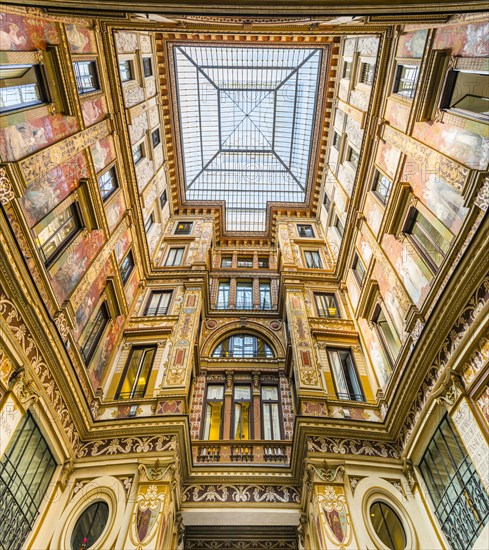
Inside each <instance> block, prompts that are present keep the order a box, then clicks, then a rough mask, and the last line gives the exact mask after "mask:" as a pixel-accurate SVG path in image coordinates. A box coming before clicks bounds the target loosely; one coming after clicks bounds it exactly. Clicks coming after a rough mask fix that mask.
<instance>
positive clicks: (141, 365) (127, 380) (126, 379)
mask: <svg viewBox="0 0 489 550" xmlns="http://www.w3.org/2000/svg"><path fill="white" fill-rule="evenodd" d="M155 355H156V347H155V346H133V348H132V349H131V353H130V354H129V359H128V361H127V363H126V366H125V368H124V373H123V375H122V378H121V381H120V383H119V387H118V388H117V392H116V394H115V398H116V399H141V398H142V397H144V395H145V393H146V388H147V387H148V382H149V377H150V374H151V369H152V367H153V361H154V358H155Z"/></svg>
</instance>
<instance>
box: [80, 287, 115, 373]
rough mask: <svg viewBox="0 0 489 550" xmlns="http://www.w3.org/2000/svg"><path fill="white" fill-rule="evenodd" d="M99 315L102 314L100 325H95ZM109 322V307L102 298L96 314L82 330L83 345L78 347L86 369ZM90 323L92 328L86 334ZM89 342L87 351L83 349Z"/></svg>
mask: <svg viewBox="0 0 489 550" xmlns="http://www.w3.org/2000/svg"><path fill="white" fill-rule="evenodd" d="M101 313H102V320H101V323H100V324H97V318H98V316H99V314H101ZM110 321H111V317H110V310H109V305H108V303H107V300H106V299H105V298H103V299H102V301H101V302H100V304H99V306H98V308H97V310H96V312H94V314H93V315H92V317H91V319H90V320H89V321H88V323H87V324H86V326H85V328H84V330H83V345H81V346H80V353H81V356H82V358H83V361H84V363H85V366H87V367H88V365H90V362H91V361H92V359H93V357H94V355H95V352H96V351H97V348H98V346H99V344H100V342H101V340H102V337H103V335H104V332H105V330H106V329H107V327H108V326H109V324H110ZM91 323H92V327H91V329H90V331H89V332H88V333H87V330H88V328H89V327H90V324H91ZM92 334H93V335H94V337H93V339H92ZM90 341H91V344H90V345H89V346H88V349H87V350H86V349H85V348H86V347H87V344H88V343H89V342H90Z"/></svg>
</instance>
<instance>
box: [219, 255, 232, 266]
mask: <svg viewBox="0 0 489 550" xmlns="http://www.w3.org/2000/svg"><path fill="white" fill-rule="evenodd" d="M232 266H233V258H232V256H223V257H222V258H221V267H232Z"/></svg>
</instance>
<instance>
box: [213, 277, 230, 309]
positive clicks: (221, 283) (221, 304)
mask: <svg viewBox="0 0 489 550" xmlns="http://www.w3.org/2000/svg"><path fill="white" fill-rule="evenodd" d="M225 285H227V295H226V296H227V298H226V300H225V301H224V302H221V301H220V296H221V288H223V289H224V290H225V291H226V289H225ZM230 292H231V281H229V280H227V281H218V285H217V296H216V309H229V298H230ZM225 293H226V292H224V294H225Z"/></svg>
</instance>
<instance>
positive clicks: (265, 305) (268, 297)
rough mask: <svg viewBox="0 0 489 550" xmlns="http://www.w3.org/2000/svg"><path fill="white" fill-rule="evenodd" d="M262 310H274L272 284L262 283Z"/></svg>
mask: <svg viewBox="0 0 489 550" xmlns="http://www.w3.org/2000/svg"><path fill="white" fill-rule="evenodd" d="M260 309H264V310H268V309H272V292H271V288H270V283H268V282H266V283H260Z"/></svg>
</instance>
